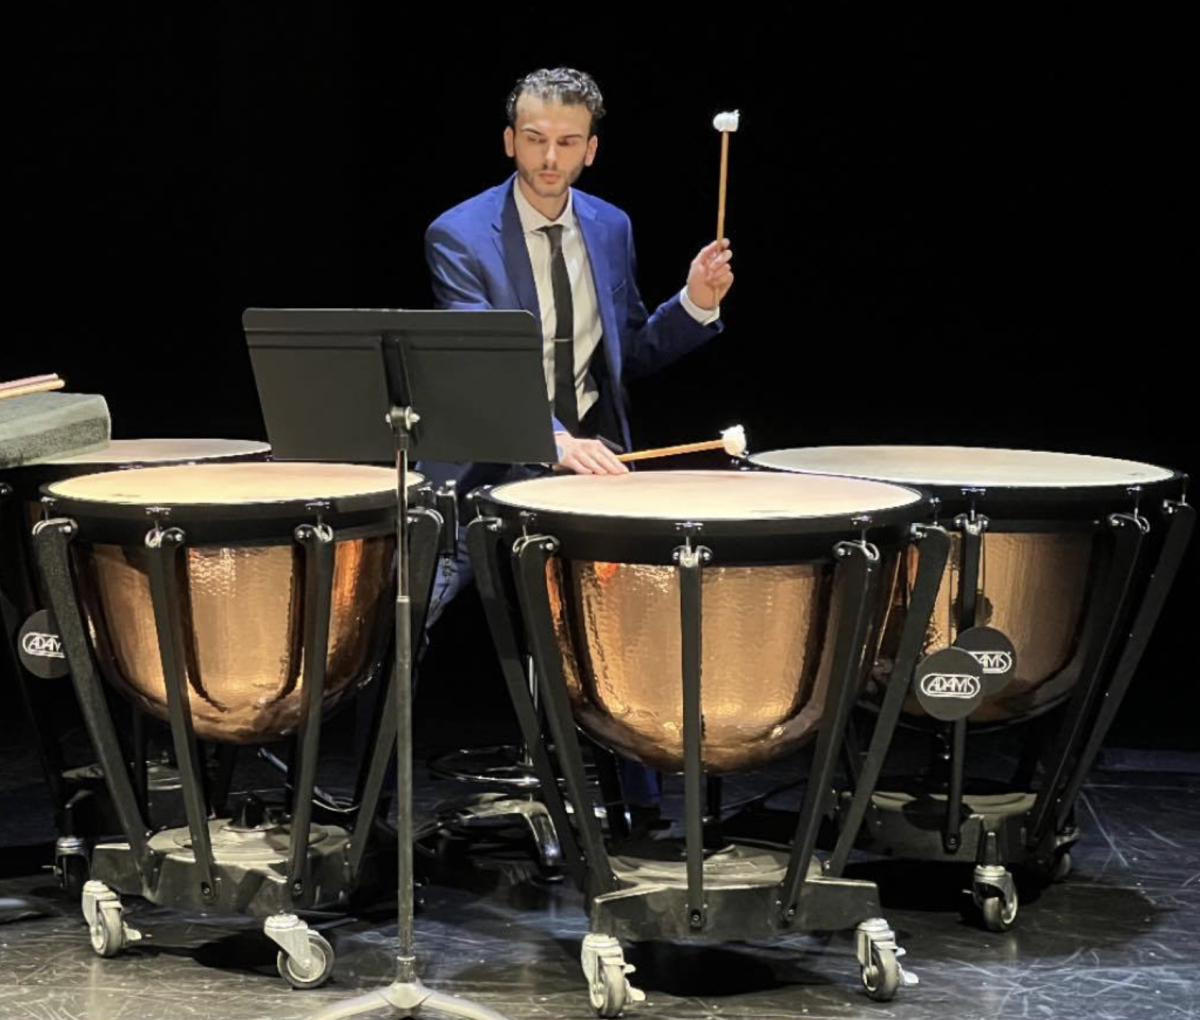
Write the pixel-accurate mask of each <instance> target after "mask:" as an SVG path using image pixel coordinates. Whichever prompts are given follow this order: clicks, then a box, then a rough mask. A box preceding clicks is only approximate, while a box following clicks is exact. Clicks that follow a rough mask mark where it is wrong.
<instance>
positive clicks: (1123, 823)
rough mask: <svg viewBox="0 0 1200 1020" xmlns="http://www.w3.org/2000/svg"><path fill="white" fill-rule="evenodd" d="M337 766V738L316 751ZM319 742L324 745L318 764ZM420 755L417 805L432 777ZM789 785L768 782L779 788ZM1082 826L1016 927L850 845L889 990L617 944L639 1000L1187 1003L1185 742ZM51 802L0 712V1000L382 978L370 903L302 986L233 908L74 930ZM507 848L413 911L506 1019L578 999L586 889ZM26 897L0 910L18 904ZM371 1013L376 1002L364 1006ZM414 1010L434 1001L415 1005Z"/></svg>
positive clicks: (204, 1011)
mask: <svg viewBox="0 0 1200 1020" xmlns="http://www.w3.org/2000/svg"><path fill="white" fill-rule="evenodd" d="M332 764H333V767H334V769H335V771H336V764H337V761H336V757H335V758H334V759H333V760H332ZM325 765H326V763H325V761H324V760H323V768H324V767H325ZM778 780H779V770H778V769H776V770H775V771H774V772H770V771H768V772H764V773H752V774H750V775H748V776H743V777H739V778H738V779H737V780H736V782H734V783H732V784H730V786H729V787H728V789H727V795H728V798H729V799H730V800H731V801H736V800H737V799H738V798H741V797H744V796H747V795H749V794H753V793H754V792H757V790H760V789H766V788H769V787H771V786H772V785H775V784H777V783H778ZM447 785H448V784H446V783H445V782H441V783H435V782H434V781H432V780H430V779H429V778H428V776H426V775H425V774H424V773H423V772H422V773H421V781H420V786H419V790H418V806H419V809H420V812H421V813H427V812H428V811H429V810H430V808H431V805H432V804H433V803H434V802H435V801H436V800H437V799H438V798H440V797H442V796H445V795H446V794H447V793H448V792H449V791H448V790H447ZM789 798H792V799H793V800H794V799H795V791H790V792H789V791H785V792H784V793H783V794H781V795H780V796H779V797H778V798H777V801H776V802H777V803H778V804H779V805H780V806H783V807H786V806H787V802H788V800H789ZM1079 823H1080V826H1081V828H1082V830H1083V838H1082V840H1081V842H1080V843H1079V844H1078V846H1077V848H1076V852H1075V855H1074V863H1075V868H1074V871H1073V873H1072V874H1071V876H1070V877H1069V878H1068V879H1067V880H1066V881H1065V882H1062V883H1060V884H1057V885H1054V886H1051V887H1049V888H1047V889H1044V890H1042V891H1040V892H1038V891H1036V890H1034V889H1031V888H1029V889H1026V895H1025V897H1024V899H1023V902H1022V907H1021V912H1020V916H1019V918H1018V920H1017V924H1016V926H1015V928H1014V929H1013V930H1012V931H1010V932H1008V933H1005V934H991V933H988V932H985V931H982V930H980V929H979V928H978V927H977V926H976V925H975V924H974V923H973V922H972V921H970V920H966V919H964V915H963V913H962V912H961V910H960V908H961V907H962V906H963V900H964V897H963V896H962V893H961V891H962V890H963V889H964V888H965V887H966V886H967V885H968V884H969V874H968V872H964V871H962V870H960V869H958V868H955V867H949V868H947V867H937V866H930V865H914V864H907V863H903V862H882V863H875V864H870V863H868V864H863V865H859V866H858V867H859V873H860V874H862V875H864V876H869V877H874V878H876V879H877V880H878V881H879V882H880V884H881V889H882V896H883V902H884V906H885V912H886V914H887V917H888V919H889V920H890V921H891V923H892V924H893V926H894V927H895V928H896V930H897V932H898V935H899V938H900V941H901V943H902V944H903V945H904V946H905V947H906V949H907V951H908V956H907V963H908V964H909V966H910V967H911V969H912V970H913V971H915V972H916V973H917V975H918V976H919V978H920V984H919V986H917V987H915V988H907V989H902V990H901V992H900V994H899V995H898V996H897V998H896V999H895V1000H894V1001H893V1002H892V1003H890V1004H878V1003H873V1002H870V1001H869V1000H868V999H866V997H865V996H864V995H863V993H862V992H861V990H860V989H859V988H858V980H859V975H858V967H857V964H856V963H855V960H854V954H853V946H852V941H851V938H850V936H849V935H848V934H845V933H843V934H837V935H833V936H832V937H828V938H817V937H813V936H796V937H793V938H790V939H788V940H786V941H776V942H774V943H770V944H764V945H716V946H702V947H682V946H675V945H666V944H656V945H647V946H640V947H634V948H633V949H632V950H631V952H630V953H629V958H630V960H631V961H632V962H634V963H635V964H636V965H637V966H638V971H637V974H636V976H635V980H636V982H637V983H638V984H639V985H640V986H641V987H642V988H644V989H645V991H646V993H647V1000H646V1002H645V1003H642V1004H640V1005H639V1006H638V1007H637V1008H636V1010H630V1011H629V1012H628V1013H627V1015H629V1016H636V1017H639V1018H646V1020H668V1018H671V1020H700V1018H714V1020H715V1018H721V1020H750V1018H755V1020H773V1018H783V1017H803V1018H808V1020H819V1018H826V1017H828V1018H850V1017H870V1018H878V1020H884V1018H893V1017H896V1018H907V1020H932V1018H938V1020H942V1018H954V1020H976V1018H979V1020H983V1018H988V1020H991V1018H1009V1017H1034V1018H1041V1017H1045V1018H1053V1020H1070V1018H1076V1017H1078V1018H1087V1020H1117V1018H1119V1020H1133V1018H1146V1020H1171V1018H1179V1020H1182V1018H1185V1017H1188V1018H1195V1017H1197V1016H1200V980H1198V973H1200V949H1198V948H1197V947H1200V760H1198V759H1197V758H1195V757H1191V758H1189V757H1188V756H1183V755H1175V756H1169V755H1159V756H1147V755H1144V754H1132V753H1127V754H1122V753H1120V752H1109V753H1108V754H1107V755H1106V756H1105V758H1104V759H1103V761H1102V763H1101V766H1100V767H1098V768H1097V769H1096V770H1095V771H1094V772H1093V775H1092V778H1091V781H1090V782H1089V784H1088V786H1087V787H1086V789H1085V792H1084V796H1083V799H1082V802H1081V805H1080V812H1079ZM53 834H54V833H53V823H52V819H51V817H50V813H49V810H48V807H47V803H46V797H45V793H44V791H43V788H42V786H41V783H40V779H39V776H38V772H37V767H36V762H35V759H34V757H33V754H32V751H31V749H30V748H29V746H28V744H27V742H26V741H25V740H24V734H23V731H22V730H21V728H20V727H16V726H13V725H11V723H10V724H9V725H8V726H7V727H0V918H3V917H7V918H9V920H8V923H0V1017H2V1018H4V1020H76V1018H79V1020H85V1018H86V1020H110V1018H111V1020H116V1018H120V1020H165V1018H214V1020H216V1018H219V1020H242V1018H246V1020H249V1018H254V1017H271V1018H272V1020H291V1018H299V1017H303V1016H305V1015H306V1014H308V1013H309V1012H311V1011H312V1010H314V1009H315V1008H317V1007H318V1006H319V1005H322V1004H328V1003H332V1002H336V1001H337V1000H339V999H342V998H345V997H348V996H352V995H355V994H358V993H360V992H361V991H363V990H365V989H369V988H372V987H375V986H378V985H380V984H384V983H386V982H387V981H388V980H389V979H390V975H391V972H392V970H391V968H392V955H393V952H394V946H395V942H394V939H395V932H396V927H395V921H394V915H392V914H391V913H390V912H389V909H390V908H389V905H388V903H387V902H386V901H385V900H383V899H382V898H381V899H380V902H379V905H378V907H377V909H373V910H370V911H368V912H366V913H363V914H360V916H358V917H355V918H351V919H335V920H331V921H328V922H324V923H323V924H322V927H323V928H324V931H325V935H326V936H327V937H328V938H329V940H330V941H331V942H332V944H333V945H334V948H335V950H336V954H337V962H336V966H335V969H334V974H333V980H332V981H331V982H330V983H329V984H328V985H326V986H325V987H324V988H322V989H319V990H316V991H308V992H296V991H291V990H289V989H288V988H286V987H285V986H284V984H283V982H282V981H281V979H280V978H279V977H278V976H277V974H276V972H275V953H274V948H273V946H272V945H271V944H270V943H268V942H267V941H266V940H265V938H263V937H262V936H261V934H259V931H258V929H257V927H256V925H255V924H254V923H253V922H250V921H247V920H245V919H231V918H227V917H204V916H196V915H185V914H181V913H177V912H173V911H170V910H164V909H159V908H152V907H148V906H146V905H144V904H143V905H138V904H136V903H135V904H134V912H133V915H132V918H131V920H132V922H133V923H134V924H135V925H136V926H137V927H139V928H140V929H141V930H143V931H144V932H146V933H147V934H148V935H149V936H151V937H150V938H149V939H148V940H147V941H146V942H144V943H142V944H141V945H140V946H138V947H137V948H135V949H134V950H132V951H129V952H127V953H126V954H124V955H122V956H120V957H117V958H115V959H107V960H106V959H100V958H98V957H97V956H95V955H94V954H93V952H92V950H91V949H90V947H89V944H88V937H87V932H86V930H85V927H84V925H83V923H82V921H81V919H80V916H79V912H78V908H77V905H76V904H74V903H70V902H68V901H67V900H66V899H65V898H63V897H62V896H60V895H58V894H57V891H56V888H55V886H54V883H53V881H52V880H51V879H50V877H49V876H48V875H46V874H44V873H41V872H39V871H38V870H37V869H38V868H39V867H40V866H41V865H42V864H44V863H46V861H47V860H48V849H47V848H48V845H49V840H51V839H52V837H53ZM531 871H532V869H530V868H527V867H524V866H522V865H521V864H520V861H519V860H518V861H517V863H516V864H514V865H512V866H506V867H500V868H494V867H488V868H484V869H481V870H479V871H478V873H477V874H474V875H473V876H468V877H466V878H464V879H463V880H462V881H455V882H441V883H435V884H432V885H431V886H430V887H429V888H428V890H427V894H426V898H427V904H426V907H425V910H424V911H423V912H422V913H421V914H420V916H419V918H418V922H417V932H418V939H419V954H420V961H421V969H422V973H423V975H424V980H425V982H426V984H427V985H429V986H431V987H433V988H435V989H437V990H439V991H444V992H448V993H453V994H456V995H460V996H466V997H469V998H472V999H475V1000H477V1001H479V1002H481V1003H485V1004H487V1005H488V1006H491V1007H492V1008H494V1009H497V1010H500V1011H502V1012H504V1013H505V1014H507V1015H508V1016H510V1017H512V1018H514V1020H518V1018H521V1020H532V1018H556V1020H568V1018H586V1017H590V1016H593V1015H594V1014H593V1013H592V1010H591V1009H590V1007H589V1004H588V1001H587V995H586V992H585V989H584V985H583V981H582V977H581V972H580V969H579V966H578V953H579V942H580V939H581V938H582V936H583V934H584V933H585V922H584V916H583V913H582V910H581V901H580V898H579V896H578V894H576V893H575V892H574V891H572V890H571V889H569V888H567V887H564V886H562V885H558V886H554V885H546V884H543V883H540V882H539V881H537V880H536V879H535V878H534V877H533V876H532V874H531ZM26 908H28V909H30V910H32V911H33V912H38V911H41V916H32V917H25V918H22V919H17V920H12V919H11V918H13V917H15V916H16V915H17V914H18V913H20V912H21V911H22V910H24V909H26ZM375 1015H388V1014H386V1013H383V1014H375ZM422 1015H424V1016H435V1017H436V1016H438V1015H439V1014H437V1013H436V1012H435V1011H432V1010H426V1011H425V1012H424V1013H422Z"/></svg>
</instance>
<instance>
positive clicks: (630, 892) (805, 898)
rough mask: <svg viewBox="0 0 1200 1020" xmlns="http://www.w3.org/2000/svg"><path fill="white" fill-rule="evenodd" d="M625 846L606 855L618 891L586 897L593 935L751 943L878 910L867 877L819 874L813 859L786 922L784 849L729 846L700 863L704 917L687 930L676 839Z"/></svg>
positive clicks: (841, 924) (835, 927)
mask: <svg viewBox="0 0 1200 1020" xmlns="http://www.w3.org/2000/svg"><path fill="white" fill-rule="evenodd" d="M624 849H625V852H624V853H622V854H614V856H613V857H612V858H611V861H612V867H613V871H614V873H615V874H616V876H617V880H618V882H620V884H621V888H619V889H617V890H615V891H614V892H609V893H603V894H601V895H599V896H596V897H594V898H593V899H592V901H591V911H590V912H591V931H592V932H593V933H596V934H602V935H610V936H614V937H616V938H620V939H628V940H630V941H633V942H641V941H651V940H657V939H677V940H704V941H725V942H729V941H742V940H745V941H752V940H757V939H770V938H773V937H776V936H778V935H782V934H787V933H794V932H797V931H841V930H844V929H848V928H854V927H855V926H857V925H858V924H859V922H861V921H864V920H866V919H868V918H873V917H878V916H879V914H880V907H879V893H878V890H877V889H876V886H875V883H874V882H865V881H861V880H855V879H847V878H828V877H825V876H824V875H822V873H821V864H820V861H818V860H817V859H816V858H814V859H813V860H812V861H810V862H809V867H808V875H807V878H806V880H805V883H804V886H803V888H802V892H801V895H800V901H799V905H798V909H797V912H796V916H795V917H794V918H793V919H792V920H791V921H790V923H789V922H785V921H784V919H783V916H782V914H781V911H780V909H779V895H780V884H781V883H782V882H783V879H784V875H785V873H786V871H787V863H788V856H787V854H786V853H784V852H783V851H780V850H775V849H769V848H760V847H756V846H750V845H747V844H732V845H730V846H728V847H727V848H725V849H723V850H720V851H718V852H716V853H712V854H710V855H709V856H708V857H707V859H706V860H705V862H704V894H705V900H706V903H705V908H706V909H705V919H704V924H703V925H702V926H701V927H700V928H693V927H692V926H691V925H690V924H689V921H688V915H689V910H688V903H687V866H686V864H685V862H684V856H683V845H682V842H681V841H676V840H647V841H644V842H640V843H637V844H627V845H626V846H625V848H624Z"/></svg>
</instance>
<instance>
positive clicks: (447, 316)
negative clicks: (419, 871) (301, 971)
mask: <svg viewBox="0 0 1200 1020" xmlns="http://www.w3.org/2000/svg"><path fill="white" fill-rule="evenodd" d="M242 324H243V326H244V328H245V331H246V341H247V343H248V344H249V347H250V359H251V362H252V364H253V367H254V377H255V381H256V383H257V385H258V393H259V399H260V401H261V403H262V409H263V417H264V419H265V421H266V425H267V433H268V436H269V438H270V440H271V446H272V448H273V450H274V453H275V456H276V457H277V458H278V459H282V460H342V461H387V460H392V459H394V460H395V464H396V486H397V489H396V492H397V499H398V501H399V513H398V515H397V534H396V550H397V557H396V559H397V564H396V570H397V582H396V670H395V675H394V680H393V682H394V684H395V689H396V706H397V709H396V712H397V726H396V788H397V797H396V808H397V822H396V824H397V840H398V844H399V845H398V856H399V889H398V891H397V898H398V926H397V927H398V939H399V955H398V957H397V972H396V980H395V981H393V982H392V984H391V985H389V986H388V987H387V988H384V989H381V990H376V991H372V992H368V993H367V994H365V995H362V996H359V997H357V998H354V999H351V1000H349V1001H347V1002H344V1003H341V1004H339V1005H333V1006H328V1007H326V1008H324V1009H321V1010H319V1011H318V1012H316V1013H314V1014H313V1015H312V1020H343V1018H348V1017H353V1016H358V1015H359V1014H362V1013H367V1012H371V1011H373V1010H378V1009H383V1008H386V1007H392V1008H394V1009H395V1010H397V1011H398V1012H399V1015H401V1016H405V1017H417V1016H419V1015H420V1014H421V1012H422V1009H423V1008H424V1007H428V1008H430V1009H436V1010H438V1011H441V1012H443V1013H445V1014H447V1015H450V1016H456V1017H465V1018H467V1020H504V1018H503V1017H502V1016H501V1014H499V1013H496V1012H495V1011H494V1010H491V1009H488V1008H486V1007H484V1006H480V1005H477V1004H475V1003H472V1002H469V1001H467V1000H464V999H458V998H455V997H453V996H449V995H444V994H441V993H439V992H434V991H431V990H430V989H428V988H426V987H425V986H424V985H422V984H421V982H420V979H419V978H418V977H417V968H416V954H415V949H414V933H413V905H414V904H413V819H412V786H413V767H412V664H413V655H412V617H411V615H410V595H409V578H408V557H407V555H406V549H407V546H406V536H407V528H408V462H409V458H410V456H413V457H415V456H416V455H417V454H420V456H422V457H423V458H426V459H430V460H442V461H486V462H497V463H524V462H543V461H553V460H555V459H556V452H555V447H554V436H553V432H552V425H551V419H550V410H549V405H548V402H547V400H546V388H545V377H544V374H543V367H542V338H541V330H540V328H539V326H538V323H537V321H536V320H535V319H534V317H533V316H532V315H530V314H529V313H528V312H511V311H483V312H457V311H420V312H405V311H392V310H338V309H268V308H249V309H247V310H246V312H245V314H244V315H243V317H242Z"/></svg>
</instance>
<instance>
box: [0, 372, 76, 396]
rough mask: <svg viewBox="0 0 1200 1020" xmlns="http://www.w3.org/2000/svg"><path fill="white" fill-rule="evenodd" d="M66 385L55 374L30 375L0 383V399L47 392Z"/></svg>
mask: <svg viewBox="0 0 1200 1020" xmlns="http://www.w3.org/2000/svg"><path fill="white" fill-rule="evenodd" d="M66 385H67V384H66V383H65V382H63V380H62V379H60V378H59V377H58V376H57V375H31V376H29V377H27V378H25V379H14V380H12V382H6V383H0V400H4V399H5V398H6V397H24V396H27V395H28V394H30V393H49V392H50V391H51V390H61V389H62V388H63V387H64V386H66Z"/></svg>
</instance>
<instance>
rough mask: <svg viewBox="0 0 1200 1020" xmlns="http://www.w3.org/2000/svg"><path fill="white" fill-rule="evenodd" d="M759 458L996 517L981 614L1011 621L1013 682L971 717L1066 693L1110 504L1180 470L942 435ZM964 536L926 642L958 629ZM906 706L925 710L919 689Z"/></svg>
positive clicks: (943, 509)
mask: <svg viewBox="0 0 1200 1020" xmlns="http://www.w3.org/2000/svg"><path fill="white" fill-rule="evenodd" d="M750 460H751V462H752V463H753V464H755V465H756V466H758V467H762V468H767V469H770V470H775V471H786V472H793V473H801V474H804V473H808V472H812V473H818V474H825V475H828V474H835V475H839V476H841V477H848V478H849V477H853V478H865V479H870V480H873V481H881V482H887V483H889V484H896V485H913V486H918V487H920V488H921V489H923V490H925V491H927V492H929V493H931V494H932V495H933V496H934V497H936V498H937V500H938V501H939V516H940V519H941V520H942V522H943V523H944V524H945V525H946V526H947V527H948V528H951V529H953V522H954V521H955V520H956V518H958V517H959V515H961V514H967V513H970V512H971V511H972V510H974V512H975V513H977V514H979V515H983V516H986V517H987V518H988V526H987V528H986V529H985V530H984V532H983V539H982V555H981V560H980V573H979V589H980V595H979V598H978V600H977V604H978V609H977V613H976V620H975V623H976V625H978V626H989V627H994V628H996V629H998V630H1001V631H1003V632H1004V633H1005V634H1006V635H1007V636H1008V638H1009V639H1010V640H1011V641H1012V642H1013V645H1014V648H1015V651H1016V673H1015V675H1014V676H1013V677H1012V679H1011V680H1010V681H1009V683H1008V685H1007V686H1006V687H1005V688H1004V689H1003V690H1001V691H998V692H997V693H994V694H990V695H986V696H985V697H984V699H983V702H982V704H980V706H979V708H977V709H976V710H975V711H974V712H973V713H972V714H971V716H970V719H971V721H972V722H976V723H987V722H1005V721H1009V720H1014V719H1020V718H1025V717H1028V716H1031V715H1035V714H1038V713H1040V712H1042V711H1044V710H1046V709H1047V708H1049V707H1051V706H1053V705H1055V704H1057V703H1058V702H1059V701H1061V700H1062V699H1063V698H1064V697H1065V696H1066V695H1067V694H1068V693H1069V692H1070V691H1071V689H1072V688H1073V687H1074V685H1075V684H1076V683H1077V682H1078V680H1079V678H1080V675H1081V671H1082V668H1083V663H1082V655H1081V654H1080V650H1081V648H1082V647H1083V644H1084V641H1083V638H1084V627H1085V620H1086V614H1087V611H1088V608H1089V605H1090V600H1091V597H1092V593H1093V592H1094V591H1095V589H1096V583H1097V579H1098V577H1099V576H1100V574H1101V572H1102V570H1103V567H1104V562H1105V560H1104V555H1105V553H1104V549H1105V546H1104V542H1103V541H1102V537H1103V536H1102V532H1103V527H1102V525H1103V522H1104V521H1105V519H1106V518H1107V516H1108V514H1110V513H1114V512H1125V511H1129V510H1131V509H1132V508H1134V507H1135V506H1137V505H1139V504H1140V505H1142V506H1144V507H1146V508H1149V507H1150V505H1151V504H1152V503H1153V502H1154V501H1155V500H1156V499H1157V500H1158V501H1161V499H1162V498H1163V495H1164V492H1165V491H1166V490H1167V489H1168V488H1169V487H1171V486H1172V485H1178V484H1179V482H1180V476H1178V475H1177V474H1176V473H1175V472H1173V471H1170V470H1168V469H1166V468H1160V467H1155V466H1154V465H1150V464H1139V463H1136V462H1134V461H1127V460H1115V459H1111V458H1108V457H1092V456H1082V455H1078V454H1065V453H1047V452H1041V451H1033V450H999V449H988V448H970V447H938V446H863V447H854V446H840V447H812V448H805V449H794V450H776V451H773V452H770V453H764V454H759V455H756V456H753V457H751V458H750ZM962 569H963V542H962V539H961V536H960V534H959V533H958V532H957V531H955V530H952V531H951V554H950V559H949V561H948V563H947V565H946V570H945V574H944V575H943V578H942V583H941V586H940V588H939V591H938V595H937V601H936V604H935V607H934V610H933V614H932V616H931V617H930V621H929V627H928V631H927V635H926V641H925V649H924V650H925V652H926V653H927V654H928V653H932V652H935V651H938V650H940V649H943V648H947V647H949V646H950V645H951V644H952V643H953V642H954V640H955V638H956V637H957V636H958V593H959V580H960V575H961V572H962ZM915 579H916V569H915V554H914V553H912V552H910V553H909V554H908V555H906V556H905V558H904V559H903V560H902V562H901V564H900V569H899V570H898V572H897V580H896V585H895V588H894V590H893V595H892V599H891V601H890V606H889V616H888V621H887V626H886V628H885V633H884V636H883V641H882V646H881V649H880V663H879V668H878V669H877V671H876V672H877V676H879V677H880V678H881V679H885V680H886V679H887V676H888V674H887V664H888V663H889V662H890V660H891V658H892V657H893V656H894V654H895V649H896V646H897V644H898V643H899V635H900V632H901V629H902V627H903V625H904V622H905V620H906V618H907V611H908V604H909V599H910V597H911V595H912V584H913V583H914V582H915ZM905 710H906V711H907V712H908V713H909V714H910V715H913V716H922V715H923V714H924V713H923V711H922V709H921V708H920V706H919V704H918V703H917V700H916V698H915V697H912V696H910V697H909V698H908V699H907V701H906V704H905Z"/></svg>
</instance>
